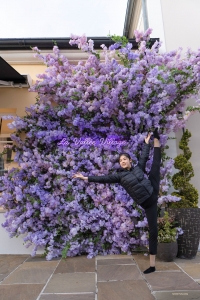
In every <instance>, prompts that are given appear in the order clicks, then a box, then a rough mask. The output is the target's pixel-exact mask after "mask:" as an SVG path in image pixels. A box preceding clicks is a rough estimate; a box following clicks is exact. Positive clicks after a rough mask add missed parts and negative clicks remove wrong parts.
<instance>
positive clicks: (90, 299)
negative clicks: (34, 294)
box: [39, 293, 95, 300]
mask: <svg viewBox="0 0 200 300" xmlns="http://www.w3.org/2000/svg"><path fill="white" fill-rule="evenodd" d="M39 300H95V294H94V293H92V294H76V295H73V294H62V295H61V294H60V295H59V294H42V295H41V296H40V298H39Z"/></svg>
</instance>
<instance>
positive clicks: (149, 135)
mask: <svg viewBox="0 0 200 300" xmlns="http://www.w3.org/2000/svg"><path fill="white" fill-rule="evenodd" d="M151 135H152V133H151V132H149V133H148V135H147V137H145V143H146V144H149V140H150V138H151Z"/></svg>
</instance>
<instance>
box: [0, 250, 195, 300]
mask: <svg viewBox="0 0 200 300" xmlns="http://www.w3.org/2000/svg"><path fill="white" fill-rule="evenodd" d="M148 266H149V257H146V256H144V255H143V254H141V253H140V254H139V253H136V254H133V255H131V256H127V255H109V256H97V257H96V258H93V259H87V257H86V256H79V257H73V258H67V259H60V258H59V259H53V260H52V261H46V260H45V258H43V257H41V256H36V257H34V258H32V257H30V256H28V255H0V300H134V299H135V300H153V299H158V300H171V299H172V300H173V299H176V300H179V299H185V300H191V299H199V300H200V253H199V252H198V254H197V256H196V258H195V259H192V260H183V259H178V258H176V259H175V260H174V262H168V263H167V262H162V261H160V260H158V259H157V261H156V272H154V273H151V274H148V275H144V274H143V273H142V271H143V270H145V269H146V268H147V267H148Z"/></svg>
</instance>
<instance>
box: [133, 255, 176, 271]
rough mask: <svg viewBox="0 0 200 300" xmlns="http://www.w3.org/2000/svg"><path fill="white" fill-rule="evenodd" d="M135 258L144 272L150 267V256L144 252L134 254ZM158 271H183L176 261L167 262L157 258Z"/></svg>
mask: <svg viewBox="0 0 200 300" xmlns="http://www.w3.org/2000/svg"><path fill="white" fill-rule="evenodd" d="M133 259H134V260H135V262H136V263H137V264H138V267H139V268H140V270H141V271H142V272H143V271H144V270H146V269H147V268H149V256H144V254H138V255H133ZM156 271H178V272H179V271H181V270H180V268H179V267H178V266H177V265H176V264H175V263H174V262H165V261H162V260H160V259H157V258H156Z"/></svg>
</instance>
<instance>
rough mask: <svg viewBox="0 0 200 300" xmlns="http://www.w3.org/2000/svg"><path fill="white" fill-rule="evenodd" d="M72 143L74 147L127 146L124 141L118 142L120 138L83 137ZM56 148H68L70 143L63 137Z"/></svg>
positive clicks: (75, 139) (73, 140)
mask: <svg viewBox="0 0 200 300" xmlns="http://www.w3.org/2000/svg"><path fill="white" fill-rule="evenodd" d="M72 142H73V144H74V145H76V146H84V145H89V146H96V147H98V146H102V145H109V146H115V147H120V146H124V145H127V143H128V142H127V141H125V140H120V137H118V136H111V137H107V138H100V139H97V138H91V137H84V138H73V139H72ZM57 145H58V146H65V147H67V146H69V145H70V141H69V140H68V139H67V138H66V137H64V138H62V140H61V141H59V142H58V143H57Z"/></svg>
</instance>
